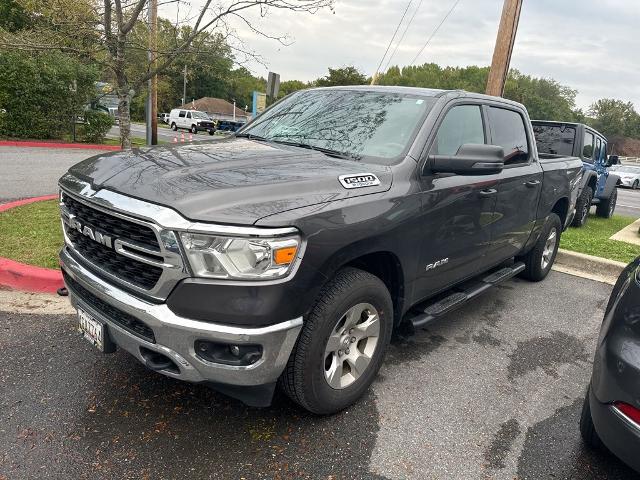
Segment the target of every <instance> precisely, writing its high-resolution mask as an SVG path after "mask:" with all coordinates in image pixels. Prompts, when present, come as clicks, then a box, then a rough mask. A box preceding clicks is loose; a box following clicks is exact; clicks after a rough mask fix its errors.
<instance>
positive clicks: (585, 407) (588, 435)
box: [580, 387, 602, 449]
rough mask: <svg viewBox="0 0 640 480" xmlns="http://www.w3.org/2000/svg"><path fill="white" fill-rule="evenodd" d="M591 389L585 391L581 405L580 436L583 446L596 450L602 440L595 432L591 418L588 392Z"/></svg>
mask: <svg viewBox="0 0 640 480" xmlns="http://www.w3.org/2000/svg"><path fill="white" fill-rule="evenodd" d="M590 390H591V387H589V388H588V389H587V394H586V395H585V397H584V403H583V404H582V413H581V414H580V435H581V436H582V440H583V441H584V443H585V445H587V446H588V447H590V448H594V449H598V448H601V447H602V440H600V437H599V436H598V432H596V427H595V425H594V424H593V418H592V417H591V405H590V401H589V392H590Z"/></svg>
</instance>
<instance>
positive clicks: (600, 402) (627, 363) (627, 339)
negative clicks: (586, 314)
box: [580, 257, 640, 472]
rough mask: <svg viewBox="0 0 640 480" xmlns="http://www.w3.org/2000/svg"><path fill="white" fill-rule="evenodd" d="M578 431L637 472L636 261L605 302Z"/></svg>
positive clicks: (639, 296)
mask: <svg viewBox="0 0 640 480" xmlns="http://www.w3.org/2000/svg"><path fill="white" fill-rule="evenodd" d="M580 431H581V433H582V438H583V439H584V442H585V443H586V444H587V445H588V446H590V447H594V448H600V447H602V446H604V447H606V448H607V449H609V450H610V451H611V452H612V453H614V454H615V455H616V456H617V457H619V458H620V459H621V460H622V461H623V462H625V463H626V464H627V465H629V466H630V467H631V468H633V469H634V470H636V471H638V472H640V257H638V258H637V259H636V260H635V261H634V262H632V263H631V264H630V265H629V266H628V267H627V268H626V269H625V270H624V271H623V272H622V275H620V278H619V279H618V281H617V283H616V285H615V287H614V289H613V292H612V293H611V297H610V298H609V304H608V305H607V309H606V313H605V316H604V321H603V323H602V328H601V330H600V337H599V338H598V346H597V350H596V355H595V360H594V362H593V374H592V376H591V383H590V385H589V388H588V390H587V395H586V398H585V400H584V405H583V408H582V416H581V420H580Z"/></svg>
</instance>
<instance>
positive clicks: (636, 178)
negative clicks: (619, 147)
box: [615, 165, 640, 190]
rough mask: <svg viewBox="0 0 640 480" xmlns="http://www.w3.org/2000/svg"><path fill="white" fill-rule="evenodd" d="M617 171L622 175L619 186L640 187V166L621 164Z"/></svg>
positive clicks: (617, 173)
mask: <svg viewBox="0 0 640 480" xmlns="http://www.w3.org/2000/svg"><path fill="white" fill-rule="evenodd" d="M615 172H616V175H618V176H619V177H620V183H619V184H618V186H619V187H629V188H632V189H634V190H637V189H638V188H640V166H638V167H635V166H633V165H619V166H618V167H617V168H616V169H615Z"/></svg>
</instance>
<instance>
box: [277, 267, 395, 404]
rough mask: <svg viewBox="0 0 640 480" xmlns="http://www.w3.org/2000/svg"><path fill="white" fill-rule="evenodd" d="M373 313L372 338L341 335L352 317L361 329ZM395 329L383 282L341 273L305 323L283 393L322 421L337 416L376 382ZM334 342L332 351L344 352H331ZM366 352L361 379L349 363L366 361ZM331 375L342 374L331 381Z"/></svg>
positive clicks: (283, 382) (353, 331)
mask: <svg viewBox="0 0 640 480" xmlns="http://www.w3.org/2000/svg"><path fill="white" fill-rule="evenodd" d="M362 305H367V309H365V310H363V311H362V314H361V315H357V312H358V311H360V309H361V308H363V307H362ZM369 307H371V308H372V309H373V310H375V311H376V312H377V319H378V320H377V324H378V327H379V328H378V329H377V332H376V331H375V329H373V332H371V330H372V329H371V327H370V328H369V329H367V330H366V332H368V333H369V334H371V333H374V335H371V336H369V337H368V338H365V336H363V335H366V334H365V333H364V332H365V330H364V328H362V329H360V328H358V327H357V326H356V327H355V328H352V329H351V330H345V331H344V332H343V329H344V328H345V327H346V326H347V325H348V322H349V319H348V318H346V317H347V314H348V313H349V312H355V313H356V314H354V316H353V318H352V321H354V322H355V323H354V325H362V323H359V322H363V320H362V319H363V318H365V315H367V314H369V315H370V314H371V313H373V312H372V310H371V308H369ZM367 312H368V313H367ZM369 318H371V316H370V317H369ZM366 321H369V320H366ZM345 322H346V323H345ZM392 329H393V303H392V301H391V295H390V294H389V291H388V290H387V288H386V286H385V284H384V283H383V282H382V280H380V279H379V278H378V277H376V276H374V275H372V274H370V273H368V272H365V271H363V270H359V269H356V268H345V269H342V270H340V271H339V272H338V273H337V274H336V276H335V277H334V278H333V279H332V280H330V281H329V282H328V283H327V284H326V285H325V286H324V287H323V288H322V291H321V292H320V294H319V296H318V299H317V300H316V303H315V305H314V306H313V308H312V309H311V311H310V313H309V314H308V315H307V316H306V317H305V321H304V326H303V327H302V331H301V332H300V336H299V337H298V341H297V343H296V346H295V347H294V349H293V352H292V353H291V356H290V357H289V362H288V363H287V366H286V367H285V370H284V372H283V374H282V376H281V377H280V381H279V383H280V387H281V388H282V390H284V392H285V394H286V395H287V396H289V398H291V399H292V400H293V401H294V402H296V403H297V404H299V405H300V406H301V407H303V408H305V409H306V410H308V411H310V412H312V413H315V414H318V415H328V414H333V413H336V412H339V411H340V410H343V409H345V408H347V407H348V406H350V405H352V404H353V403H354V402H356V401H357V400H358V399H359V398H360V397H361V396H362V395H363V394H364V393H365V391H366V390H367V389H368V388H369V386H370V385H371V383H372V382H373V380H374V378H375V376H376V374H377V373H378V370H379V369H380V366H381V365H382V360H383V357H384V353H385V350H386V349H387V346H388V345H389V341H390V340H391V332H392ZM347 332H348V333H347ZM341 333H344V334H343V335H342V334H341ZM376 334H377V337H375V335H376ZM352 335H354V336H352ZM355 335H357V336H358V337H361V338H356V336H355ZM330 339H334V340H335V344H334V347H335V348H340V350H336V349H335V348H331V347H330V346H329V341H330ZM363 342H364V343H363ZM369 342H373V343H372V344H369ZM353 345H355V347H354V346H353ZM370 345H371V346H370ZM342 349H344V350H342ZM369 349H371V350H369ZM349 350H351V352H349ZM366 350H369V351H368V352H367V353H368V354H369V355H368V356H369V358H370V360H369V362H368V364H366V366H365V367H364V368H363V370H362V372H360V373H359V372H358V371H357V369H355V368H353V369H352V368H351V367H350V365H351V363H349V362H350V361H351V360H354V359H355V358H358V359H359V358H361V357H362V358H364V357H366V356H365V355H362V351H366ZM328 352H330V353H328ZM331 352H332V353H331ZM338 352H342V355H345V356H341V355H339V354H338ZM347 353H348V355H347ZM358 363H359V362H358ZM337 365H340V367H339V369H338V368H337V367H336V368H334V366H337ZM332 370H333V371H334V372H338V374H336V375H331V371H332ZM330 382H332V383H331V384H330Z"/></svg>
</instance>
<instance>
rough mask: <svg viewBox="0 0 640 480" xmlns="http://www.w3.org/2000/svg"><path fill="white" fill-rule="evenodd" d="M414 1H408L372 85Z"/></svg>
mask: <svg viewBox="0 0 640 480" xmlns="http://www.w3.org/2000/svg"><path fill="white" fill-rule="evenodd" d="M412 2H413V0H409V3H407V8H405V9H404V13H403V14H402V17H401V18H400V21H399V22H398V26H397V27H396V31H395V32H393V37H391V40H389V44H388V45H387V49H386V50H385V51H384V55H383V56H382V58H381V59H380V63H379V64H378V68H376V71H375V73H374V74H373V77H372V78H371V85H374V84H375V81H376V77H377V76H378V72H379V71H380V67H381V66H382V62H384V59H385V57H386V56H387V53H389V49H390V48H391V44H392V43H393V40H394V39H395V38H396V35H397V34H398V30H400V25H402V22H403V20H404V17H405V16H406V15H407V12H408V11H409V7H410V6H411V3H412Z"/></svg>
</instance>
